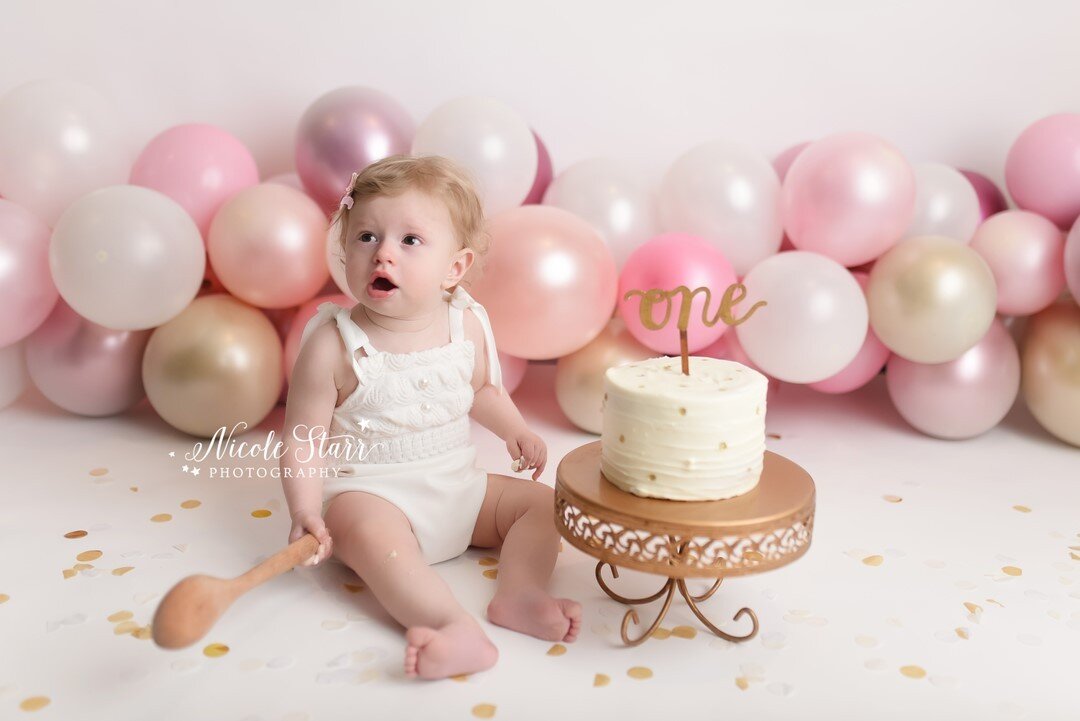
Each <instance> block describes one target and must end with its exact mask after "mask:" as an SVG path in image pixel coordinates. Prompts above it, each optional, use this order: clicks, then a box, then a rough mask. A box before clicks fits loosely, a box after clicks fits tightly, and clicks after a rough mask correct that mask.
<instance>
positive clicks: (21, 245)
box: [0, 198, 60, 347]
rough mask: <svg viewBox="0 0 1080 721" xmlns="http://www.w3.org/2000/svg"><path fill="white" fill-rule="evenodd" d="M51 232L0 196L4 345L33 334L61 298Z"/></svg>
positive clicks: (0, 334) (0, 331)
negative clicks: (51, 264)
mask: <svg viewBox="0 0 1080 721" xmlns="http://www.w3.org/2000/svg"><path fill="white" fill-rule="evenodd" d="M50 235H51V231H50V230H49V226H47V225H45V223H44V222H42V221H41V220H40V219H39V218H38V217H37V216H36V215H34V214H33V213H31V212H30V211H29V210H27V209H26V208H24V207H22V206H21V205H18V204H16V203H13V202H11V201H10V200H4V199H3V198H0V347H3V346H6V345H11V344H12V343H16V342H18V341H20V340H22V339H23V338H25V337H26V336H28V335H30V333H32V332H33V331H34V329H35V328H37V327H38V326H39V325H41V324H42V322H44V320H45V319H46V318H47V317H48V316H49V313H50V312H52V309H53V306H55V305H56V300H57V298H59V297H60V293H59V292H58V291H57V290H56V285H55V284H54V283H53V278H52V272H51V271H50V270H49V237H50Z"/></svg>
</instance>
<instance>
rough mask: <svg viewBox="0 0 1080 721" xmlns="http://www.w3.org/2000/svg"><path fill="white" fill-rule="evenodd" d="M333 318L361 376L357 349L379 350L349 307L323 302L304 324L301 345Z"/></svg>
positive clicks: (373, 353)
mask: <svg viewBox="0 0 1080 721" xmlns="http://www.w3.org/2000/svg"><path fill="white" fill-rule="evenodd" d="M331 318H333V319H334V322H335V323H336V325H337V328H338V333H339V334H340V335H341V340H342V342H344V344H345V349H346V350H347V351H348V353H349V361H350V362H351V363H352V367H353V371H354V372H355V373H356V377H357V378H358V379H359V378H360V364H359V362H358V361H357V360H356V351H357V349H359V348H363V349H364V351H365V352H366V353H367V354H368V355H369V356H372V355H375V353H377V351H376V350H375V348H374V346H372V345H371V341H370V339H369V338H368V335H367V333H365V332H364V330H363V329H362V328H361V327H360V326H358V325H357V324H356V322H355V321H354V320H353V319H352V316H351V315H350V311H349V309H348V308H343V307H342V306H340V305H338V304H337V303H330V302H327V303H321V304H319V307H318V309H317V310H316V311H315V315H314V316H312V318H311V320H309V321H308V323H307V325H306V326H304V331H303V333H302V334H301V335H300V347H301V348H302V347H303V346H304V342H305V341H306V340H307V339H308V337H309V336H310V335H311V334H312V333H313V332H314V331H315V329H316V328H318V327H319V326H321V325H322V324H323V323H326V322H328V321H329V320H330V319H331Z"/></svg>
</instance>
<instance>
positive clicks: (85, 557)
mask: <svg viewBox="0 0 1080 721" xmlns="http://www.w3.org/2000/svg"><path fill="white" fill-rule="evenodd" d="M99 558H101V551H83V552H82V553H80V554H79V555H78V556H75V560H76V561H95V560H97V559H99Z"/></svg>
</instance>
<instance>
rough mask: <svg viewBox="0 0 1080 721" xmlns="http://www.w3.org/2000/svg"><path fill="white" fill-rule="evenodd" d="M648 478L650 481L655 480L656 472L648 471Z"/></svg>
mask: <svg viewBox="0 0 1080 721" xmlns="http://www.w3.org/2000/svg"><path fill="white" fill-rule="evenodd" d="M649 480H650V481H655V480H656V474H655V473H650V474H649Z"/></svg>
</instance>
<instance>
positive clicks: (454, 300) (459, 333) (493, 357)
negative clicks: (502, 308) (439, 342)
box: [443, 285, 506, 394]
mask: <svg viewBox="0 0 1080 721" xmlns="http://www.w3.org/2000/svg"><path fill="white" fill-rule="evenodd" d="M443 298H444V299H446V300H447V301H448V302H449V303H450V340H452V341H461V340H464V339H465V309H466V308H468V309H470V310H471V311H472V312H473V314H474V315H476V317H477V318H478V319H479V321H480V325H481V326H483V328H484V344H485V345H486V346H487V365H488V375H489V379H490V381H491V385H493V386H495V388H496V389H498V391H499V393H500V394H503V393H505V392H506V389H505V388H503V384H502V368H501V367H500V365H499V351H498V350H497V349H496V348H495V334H494V332H493V331H492V330H491V320H490V319H489V318H488V314H487V310H486V309H485V308H484V306H482V305H480V303H478V302H477V301H476V300H475V299H474V298H473V297H472V296H471V295H469V294H468V292H466V290H465V289H464V288H462V287H461V286H460V285H459V286H457V287H456V288H454V292H453V293H450V292H449V291H443Z"/></svg>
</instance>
